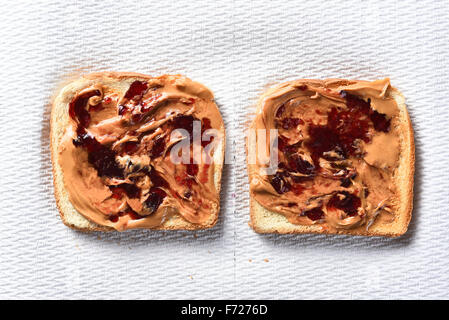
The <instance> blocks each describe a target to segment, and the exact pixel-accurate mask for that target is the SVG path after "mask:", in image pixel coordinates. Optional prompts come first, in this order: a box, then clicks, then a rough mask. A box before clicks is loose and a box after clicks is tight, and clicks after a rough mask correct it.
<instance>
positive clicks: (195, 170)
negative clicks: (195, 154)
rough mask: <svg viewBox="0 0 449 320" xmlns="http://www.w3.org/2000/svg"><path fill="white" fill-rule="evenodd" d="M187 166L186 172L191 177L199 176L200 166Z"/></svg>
mask: <svg viewBox="0 0 449 320" xmlns="http://www.w3.org/2000/svg"><path fill="white" fill-rule="evenodd" d="M185 166H186V172H187V174H188V175H189V176H191V177H194V176H196V175H197V174H198V170H199V167H198V164H196V163H188V164H186V165H185Z"/></svg>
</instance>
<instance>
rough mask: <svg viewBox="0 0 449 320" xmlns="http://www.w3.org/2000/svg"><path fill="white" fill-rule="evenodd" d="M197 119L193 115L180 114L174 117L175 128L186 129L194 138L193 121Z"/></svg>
mask: <svg viewBox="0 0 449 320" xmlns="http://www.w3.org/2000/svg"><path fill="white" fill-rule="evenodd" d="M194 120H195V118H194V117H192V116H186V115H179V116H176V117H175V118H173V120H172V124H173V127H174V128H175V129H184V130H186V131H187V132H188V133H189V135H190V139H191V140H192V139H193V137H192V136H193V121H194Z"/></svg>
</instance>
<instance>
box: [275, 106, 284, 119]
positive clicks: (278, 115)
mask: <svg viewBox="0 0 449 320" xmlns="http://www.w3.org/2000/svg"><path fill="white" fill-rule="evenodd" d="M284 111H285V104H282V105H281V106H280V107H279V108H278V109H277V111H276V118H280V117H281V116H282V114H283V113H284Z"/></svg>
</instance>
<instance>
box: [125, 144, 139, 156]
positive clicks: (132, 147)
mask: <svg viewBox="0 0 449 320" xmlns="http://www.w3.org/2000/svg"><path fill="white" fill-rule="evenodd" d="M138 148H139V143H138V142H137V141H127V142H125V143H124V144H123V146H122V153H124V154H133V153H134V152H136V151H137V149H138Z"/></svg>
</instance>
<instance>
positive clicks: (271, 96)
mask: <svg viewBox="0 0 449 320" xmlns="http://www.w3.org/2000/svg"><path fill="white" fill-rule="evenodd" d="M389 86H390V81H389V79H383V80H377V81H373V82H368V81H348V80H340V79H329V80H324V81H319V80H297V81H290V82H286V83H283V84H281V85H279V86H277V87H275V88H273V89H271V90H269V91H268V92H267V93H266V94H265V95H264V96H263V97H262V100H261V101H260V104H259V108H258V111H257V115H256V118H255V120H254V122H253V123H252V126H251V128H250V129H251V130H252V131H253V132H255V137H256V138H255V139H256V142H257V143H260V142H261V141H262V142H263V143H264V144H266V145H265V146H264V150H267V152H269V153H270V152H273V150H270V129H275V130H277V133H278V145H277V148H276V149H275V150H274V151H276V152H277V159H278V161H277V162H278V165H277V168H275V171H274V172H271V173H270V174H266V172H269V171H267V168H268V166H269V164H267V163H265V162H262V161H260V160H259V158H257V161H255V163H254V164H250V167H251V166H252V169H251V174H250V177H251V180H250V192H251V196H252V197H253V198H254V199H255V200H256V201H257V202H258V203H259V204H261V205H262V206H263V207H265V208H267V209H269V210H270V211H274V212H277V213H280V214H283V215H285V216H286V217H287V219H288V220H289V221H290V222H291V223H293V224H299V225H311V224H321V225H322V226H323V227H324V228H328V229H333V230H335V229H350V228H355V227H359V226H361V225H366V226H368V227H369V225H370V224H372V223H373V221H374V220H375V219H378V220H383V221H391V220H392V219H393V218H394V217H393V216H392V214H391V211H392V210H393V209H394V207H395V205H396V204H395V198H396V195H397V190H396V187H395V184H394V182H393V177H394V174H395V171H396V169H397V167H398V161H399V158H398V157H399V152H400V145H399V143H400V139H399V126H398V121H399V119H398V112H399V109H398V105H397V103H396V101H395V99H394V98H393V97H392V96H389V94H388V93H387V92H388V90H387V89H388V88H389ZM260 129H264V130H260ZM262 135H266V136H262ZM262 138H263V139H262ZM261 139H262V140H261ZM257 143H255V145H256V144H257ZM256 149H257V148H256ZM249 152H250V153H254V152H256V153H257V152H260V150H254V149H253V150H249ZM270 155H271V154H268V155H266V156H270Z"/></svg>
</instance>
